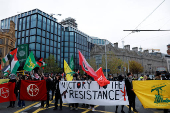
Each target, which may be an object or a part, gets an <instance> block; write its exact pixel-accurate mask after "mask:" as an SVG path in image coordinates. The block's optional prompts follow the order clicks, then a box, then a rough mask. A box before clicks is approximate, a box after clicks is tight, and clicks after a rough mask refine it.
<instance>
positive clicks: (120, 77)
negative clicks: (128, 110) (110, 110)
mask: <svg viewBox="0 0 170 113" xmlns="http://www.w3.org/2000/svg"><path fill="white" fill-rule="evenodd" d="M123 79H124V78H123V76H122V75H119V76H118V81H119V83H120V82H122V81H123ZM121 108H122V109H121V113H125V112H124V111H123V108H124V105H121ZM117 109H118V105H117V106H116V111H115V113H117Z"/></svg>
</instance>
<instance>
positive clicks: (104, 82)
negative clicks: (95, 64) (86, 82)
mask: <svg viewBox="0 0 170 113" xmlns="http://www.w3.org/2000/svg"><path fill="white" fill-rule="evenodd" d="M96 74H97V75H98V79H97V83H98V84H99V85H100V86H101V87H103V86H105V85H107V84H110V81H108V80H107V79H106V77H105V76H104V74H103V71H102V67H100V68H99V69H98V70H97V71H96Z"/></svg>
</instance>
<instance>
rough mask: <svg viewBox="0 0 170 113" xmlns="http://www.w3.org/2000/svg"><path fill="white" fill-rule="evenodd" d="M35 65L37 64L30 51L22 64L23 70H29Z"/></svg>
mask: <svg viewBox="0 0 170 113" xmlns="http://www.w3.org/2000/svg"><path fill="white" fill-rule="evenodd" d="M35 67H39V65H38V64H37V63H36V61H35V58H34V54H33V52H32V51H31V53H30V54H29V56H28V58H27V60H26V63H25V65H24V68H23V69H24V70H26V71H31V70H33V69H34V68H35Z"/></svg>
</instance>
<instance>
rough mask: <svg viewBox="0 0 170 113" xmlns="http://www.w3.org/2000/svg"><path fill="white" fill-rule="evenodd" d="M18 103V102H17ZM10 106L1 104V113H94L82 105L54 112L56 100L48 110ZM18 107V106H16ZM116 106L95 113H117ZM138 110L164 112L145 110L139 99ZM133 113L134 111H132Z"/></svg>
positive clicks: (34, 105)
mask: <svg viewBox="0 0 170 113" xmlns="http://www.w3.org/2000/svg"><path fill="white" fill-rule="evenodd" d="M16 103H17V101H16ZM8 105H9V102H6V103H0V113H56V112H60V113H67V112H69V113H92V111H91V110H89V109H87V107H82V104H79V107H78V108H79V109H78V110H77V111H76V110H72V111H70V108H69V105H68V104H66V103H64V104H63V110H60V109H58V110H53V108H54V100H53V101H50V107H49V108H48V109H46V108H41V107H40V106H41V104H40V102H31V101H26V107H25V108H19V107H15V108H7V106H8ZM15 105H17V104H15ZM115 108H116V107H115V106H97V105H96V106H95V111H94V112H93V113H115ZM120 108H121V107H119V109H118V113H121V112H120V111H121V109H120ZM136 109H137V110H138V111H139V113H163V110H161V109H144V108H143V107H142V105H141V103H140V101H139V100H138V99H136ZM124 111H125V113H128V106H125V107H124ZM132 113H133V111H132Z"/></svg>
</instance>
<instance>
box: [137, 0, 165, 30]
mask: <svg viewBox="0 0 170 113" xmlns="http://www.w3.org/2000/svg"><path fill="white" fill-rule="evenodd" d="M164 2H165V0H164V1H163V2H162V3H161V4H159V5H158V6H157V7H156V8H155V9H154V10H153V11H152V12H151V13H150V14H149V15H148V16H147V17H146V18H145V19H144V20H143V21H142V22H141V23H140V24H139V25H138V26H137V27H136V28H135V30H136V29H137V28H138V27H139V26H140V25H141V24H142V23H143V22H144V21H145V20H146V19H147V18H149V17H150V16H151V15H152V14H153V13H154V12H155V11H156V10H157V9H158V8H159V7H160V6H161V5H162V4H163V3H164Z"/></svg>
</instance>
